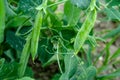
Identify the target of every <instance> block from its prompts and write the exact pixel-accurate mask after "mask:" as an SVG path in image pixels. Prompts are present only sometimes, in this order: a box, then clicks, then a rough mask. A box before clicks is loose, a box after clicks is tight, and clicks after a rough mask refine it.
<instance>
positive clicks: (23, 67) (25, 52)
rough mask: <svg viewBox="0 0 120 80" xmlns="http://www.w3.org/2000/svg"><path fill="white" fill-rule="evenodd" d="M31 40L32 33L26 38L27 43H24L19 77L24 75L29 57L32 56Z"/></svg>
mask: <svg viewBox="0 0 120 80" xmlns="http://www.w3.org/2000/svg"><path fill="white" fill-rule="evenodd" d="M30 40H31V35H29V36H28V38H27V40H26V44H25V45H24V48H23V51H22V54H21V58H20V66H19V68H18V76H19V77H23V76H24V73H25V70H26V66H27V63H28V59H29V56H30Z"/></svg>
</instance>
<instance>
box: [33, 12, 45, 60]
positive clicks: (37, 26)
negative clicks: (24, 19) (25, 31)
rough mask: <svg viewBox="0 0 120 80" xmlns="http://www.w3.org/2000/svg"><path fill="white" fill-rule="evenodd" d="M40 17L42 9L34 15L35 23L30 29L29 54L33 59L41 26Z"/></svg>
mask: <svg viewBox="0 0 120 80" xmlns="http://www.w3.org/2000/svg"><path fill="white" fill-rule="evenodd" d="M42 18H43V14H42V11H41V10H40V11H39V12H38V13H37V15H36V19H35V24H34V27H33V31H32V39H31V55H32V59H33V60H34V58H35V56H36V53H37V49H38V41H39V36H40V29H41V26H42Z"/></svg>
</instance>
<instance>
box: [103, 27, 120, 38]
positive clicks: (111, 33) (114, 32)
mask: <svg viewBox="0 0 120 80" xmlns="http://www.w3.org/2000/svg"><path fill="white" fill-rule="evenodd" d="M119 33H120V26H118V27H117V28H115V29H112V30H111V31H110V32H108V33H107V34H106V35H105V36H103V38H104V39H107V38H111V37H114V36H116V35H118V34H119Z"/></svg>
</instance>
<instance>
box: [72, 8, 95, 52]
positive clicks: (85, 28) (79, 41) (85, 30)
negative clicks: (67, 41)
mask: <svg viewBox="0 0 120 80" xmlns="http://www.w3.org/2000/svg"><path fill="white" fill-rule="evenodd" d="M96 17H97V12H96V9H94V10H93V11H90V12H89V13H88V14H87V18H86V20H85V22H84V23H83V25H82V27H81V28H80V30H79V32H78V33H77V35H76V38H75V41H74V50H75V54H77V53H78V52H79V50H80V48H81V47H82V46H83V44H84V42H85V40H86V39H87V37H88V35H89V33H90V31H91V30H92V28H93V26H94V23H95V20H96Z"/></svg>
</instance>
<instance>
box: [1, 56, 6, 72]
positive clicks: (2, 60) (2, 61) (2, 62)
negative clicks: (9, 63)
mask: <svg viewBox="0 0 120 80" xmlns="http://www.w3.org/2000/svg"><path fill="white" fill-rule="evenodd" d="M4 62H5V59H4V58H2V59H0V71H1V69H2V67H3V65H4Z"/></svg>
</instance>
